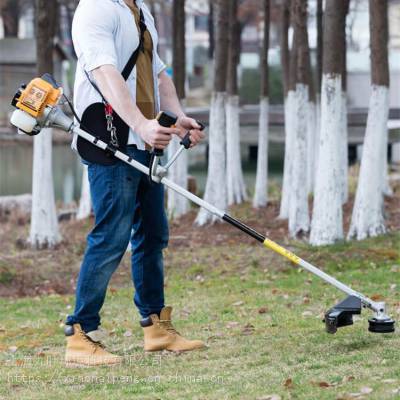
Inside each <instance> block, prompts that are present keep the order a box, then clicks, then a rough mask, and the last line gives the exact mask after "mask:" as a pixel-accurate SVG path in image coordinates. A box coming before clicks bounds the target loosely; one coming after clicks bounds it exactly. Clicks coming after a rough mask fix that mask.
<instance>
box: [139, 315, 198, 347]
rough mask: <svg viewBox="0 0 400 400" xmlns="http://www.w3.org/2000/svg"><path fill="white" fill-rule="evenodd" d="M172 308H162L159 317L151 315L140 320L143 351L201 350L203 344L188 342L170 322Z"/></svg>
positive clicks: (194, 341)
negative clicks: (142, 333) (142, 334)
mask: <svg viewBox="0 0 400 400" xmlns="http://www.w3.org/2000/svg"><path fill="white" fill-rule="evenodd" d="M171 313H172V307H164V308H163V309H162V310H161V313H160V317H158V315H157V314H152V315H150V317H148V318H145V319H142V320H141V321H140V325H141V326H142V328H143V331H144V350H145V351H160V350H168V351H176V352H179V351H190V350H196V349H201V348H203V347H205V344H204V343H203V342H202V341H201V340H188V339H185V338H184V337H183V336H181V335H180V334H179V333H178V332H177V331H176V330H175V328H174V327H173V325H172V321H171Z"/></svg>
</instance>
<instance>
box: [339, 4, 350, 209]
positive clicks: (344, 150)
mask: <svg viewBox="0 0 400 400" xmlns="http://www.w3.org/2000/svg"><path fill="white" fill-rule="evenodd" d="M349 5H350V0H343V13H344V15H343V19H344V24H343V27H342V28H343V35H342V40H343V43H342V47H341V48H342V49H343V58H342V112H341V129H340V132H341V135H342V137H341V141H340V147H341V149H340V166H341V174H340V177H341V188H342V202H343V204H344V203H346V202H347V200H348V198H349V189H348V186H349V180H348V171H349V150H348V149H349V138H348V129H347V125H348V120H347V54H346V53H347V41H346V18H347V14H348V13H349Z"/></svg>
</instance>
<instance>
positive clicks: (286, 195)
mask: <svg viewBox="0 0 400 400" xmlns="http://www.w3.org/2000/svg"><path fill="white" fill-rule="evenodd" d="M294 96H295V92H294V91H293V90H291V91H289V92H288V96H287V98H286V100H285V103H284V107H285V159H284V167H283V182H282V196H281V207H280V212H279V218H280V219H287V218H289V199H290V190H291V172H292V163H293V154H292V147H293V146H292V142H293V132H294V130H293V99H294Z"/></svg>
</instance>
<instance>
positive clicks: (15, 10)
mask: <svg viewBox="0 0 400 400" xmlns="http://www.w3.org/2000/svg"><path fill="white" fill-rule="evenodd" d="M0 9H1V18H2V20H3V30H4V37H18V25H19V16H20V4H19V0H3V2H2V3H0Z"/></svg>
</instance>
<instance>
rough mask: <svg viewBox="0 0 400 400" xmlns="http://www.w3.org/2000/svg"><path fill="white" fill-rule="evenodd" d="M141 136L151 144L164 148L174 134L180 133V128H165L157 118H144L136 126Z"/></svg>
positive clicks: (157, 147)
mask: <svg viewBox="0 0 400 400" xmlns="http://www.w3.org/2000/svg"><path fill="white" fill-rule="evenodd" d="M135 131H136V132H137V133H138V134H139V135H140V137H141V138H142V139H143V140H144V141H145V142H146V143H147V144H149V145H150V146H152V147H154V148H156V149H162V150H164V149H165V148H166V147H167V146H168V145H169V142H170V141H171V139H172V135H178V136H179V135H180V133H181V132H180V130H179V129H178V128H165V127H163V126H161V125H160V124H159V123H158V121H157V120H156V119H144V120H143V122H142V123H141V124H140V125H138V126H137V127H136V128H135Z"/></svg>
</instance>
